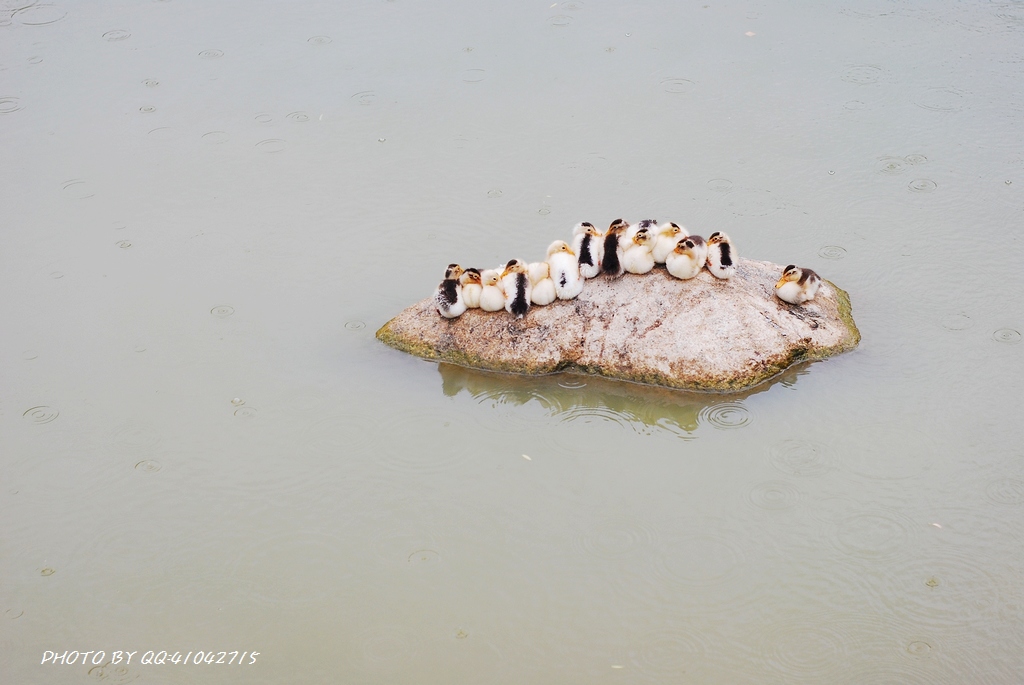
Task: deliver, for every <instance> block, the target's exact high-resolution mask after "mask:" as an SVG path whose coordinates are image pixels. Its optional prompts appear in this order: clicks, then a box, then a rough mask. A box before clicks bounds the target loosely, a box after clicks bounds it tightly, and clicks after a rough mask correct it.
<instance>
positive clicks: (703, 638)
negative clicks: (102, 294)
mask: <svg viewBox="0 0 1024 685" xmlns="http://www.w3.org/2000/svg"><path fill="white" fill-rule="evenodd" d="M640 645H641V646H640V650H639V654H638V655H637V661H638V662H639V663H638V664H637V666H639V667H640V668H641V669H642V672H643V673H645V674H650V675H652V676H655V677H681V676H683V675H684V674H690V673H692V672H693V671H694V668H695V667H696V666H698V665H699V664H703V663H706V662H707V660H708V656H709V653H710V652H711V649H712V646H711V641H710V640H709V638H708V637H707V631H706V630H702V629H701V628H700V627H697V626H688V625H685V624H675V623H673V624H669V625H666V626H663V627H660V628H657V629H654V630H649V631H647V632H646V633H645V634H643V636H642V637H641V639H640Z"/></svg>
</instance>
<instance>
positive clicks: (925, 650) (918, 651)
mask: <svg viewBox="0 0 1024 685" xmlns="http://www.w3.org/2000/svg"><path fill="white" fill-rule="evenodd" d="M937 645H938V643H937V642H935V640H934V639H932V638H914V639H911V640H909V641H908V642H907V643H906V644H905V645H903V648H902V649H901V650H900V654H902V655H903V656H908V657H912V658H914V659H927V658H928V657H930V656H932V654H935V653H936V652H937V651H938V649H936V647H937Z"/></svg>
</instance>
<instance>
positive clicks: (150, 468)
mask: <svg viewBox="0 0 1024 685" xmlns="http://www.w3.org/2000/svg"><path fill="white" fill-rule="evenodd" d="M162 468H163V465H162V464H161V463H160V462H158V461H156V460H155V459H143V460H142V461H140V462H138V463H137V464H135V470H136V471H139V472H141V473H156V472H157V471H159V470H160V469H162Z"/></svg>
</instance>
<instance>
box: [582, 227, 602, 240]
mask: <svg viewBox="0 0 1024 685" xmlns="http://www.w3.org/2000/svg"><path fill="white" fill-rule="evenodd" d="M584 232H585V233H586V234H587V235H589V236H591V237H594V238H600V237H601V236H602V235H603V234H602V233H601V231H599V230H597V227H596V226H594V225H593V224H590V225H588V226H587V229H586V231H584Z"/></svg>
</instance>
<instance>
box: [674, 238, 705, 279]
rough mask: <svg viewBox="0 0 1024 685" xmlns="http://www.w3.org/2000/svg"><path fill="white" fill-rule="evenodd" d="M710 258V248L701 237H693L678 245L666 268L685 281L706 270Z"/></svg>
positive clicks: (684, 239) (681, 241)
mask: <svg viewBox="0 0 1024 685" xmlns="http://www.w3.org/2000/svg"><path fill="white" fill-rule="evenodd" d="M707 258H708V246H707V243H705V242H704V239H703V238H701V237H700V236H699V235H691V236H687V237H685V238H683V239H682V240H680V241H679V242H678V243H676V248H675V249H674V250H672V252H670V253H669V255H668V259H666V260H665V268H667V269H668V272H669V273H670V274H672V275H673V276H675V277H676V278H681V279H683V280H684V281H685V280H686V279H688V278H693V277H694V276H696V275H697V274H699V273H700V270H701V269H703V268H704V262H705V261H707Z"/></svg>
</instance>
